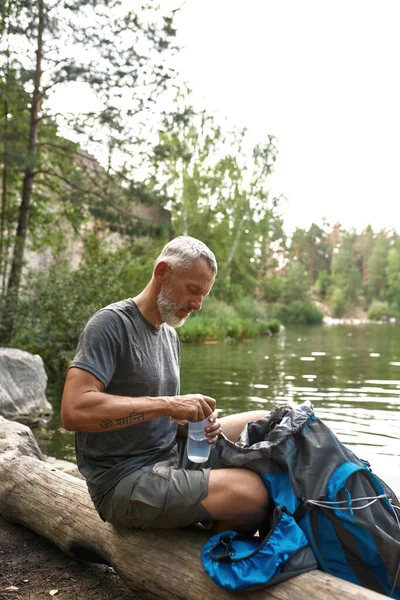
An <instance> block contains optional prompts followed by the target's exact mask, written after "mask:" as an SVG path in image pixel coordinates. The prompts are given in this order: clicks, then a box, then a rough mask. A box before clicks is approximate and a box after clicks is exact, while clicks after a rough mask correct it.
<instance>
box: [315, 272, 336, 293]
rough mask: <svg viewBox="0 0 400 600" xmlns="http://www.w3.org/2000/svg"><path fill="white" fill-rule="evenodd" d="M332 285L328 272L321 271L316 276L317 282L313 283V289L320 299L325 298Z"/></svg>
mask: <svg viewBox="0 0 400 600" xmlns="http://www.w3.org/2000/svg"><path fill="white" fill-rule="evenodd" d="M332 285H333V279H332V275H330V274H329V273H328V271H321V272H320V273H319V275H318V278H317V281H316V282H315V289H316V290H317V292H318V294H319V295H320V296H321V298H326V297H327V296H328V295H329V292H330V290H331V288H332Z"/></svg>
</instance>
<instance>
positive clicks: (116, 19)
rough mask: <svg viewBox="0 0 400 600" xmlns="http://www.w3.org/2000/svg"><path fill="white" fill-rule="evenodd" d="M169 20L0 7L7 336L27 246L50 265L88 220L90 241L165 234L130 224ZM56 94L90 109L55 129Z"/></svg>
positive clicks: (16, 1) (104, 3)
mask: <svg viewBox="0 0 400 600" xmlns="http://www.w3.org/2000/svg"><path fill="white" fill-rule="evenodd" d="M167 10H168V9H167ZM172 16H173V13H172V14H167V13H166V12H165V9H164V8H162V7H158V6H153V5H152V4H149V5H148V6H147V7H142V8H140V9H139V10H132V9H131V8H130V7H128V6H127V4H126V3H125V2H124V0H114V1H113V2H112V3H111V4H110V2H109V0H97V1H96V2H88V1H87V0H74V1H73V2H67V3H65V2H46V1H45V0H40V1H37V2H36V1H32V0H4V2H2V3H1V11H0V29H1V32H2V36H1V42H2V43H1V46H0V154H1V156H2V162H3V166H2V172H1V174H0V178H1V186H0V189H1V192H0V193H1V210H0V215H1V217H0V283H1V288H0V296H5V295H6V294H8V304H7V307H8V308H7V312H8V313H9V319H8V320H9V323H11V326H12V317H11V313H12V312H13V311H14V310H15V308H16V300H17V298H18V290H19V285H20V280H21V274H22V268H23V262H24V254H25V246H26V242H27V234H29V237H28V241H29V244H30V247H31V249H32V250H34V251H41V250H43V248H45V247H50V248H51V249H52V250H53V251H54V253H55V254H58V253H59V252H60V251H61V250H62V249H63V248H64V247H65V246H66V245H67V240H66V229H67V231H68V230H69V228H68V227H66V223H70V224H71V225H72V227H73V228H74V230H75V232H76V233H77V232H78V230H79V228H80V227H81V226H82V225H83V224H86V221H87V220H90V225H91V227H92V228H93V229H94V230H95V231H97V232H99V231H103V230H105V229H107V230H112V231H114V232H116V231H117V232H118V233H121V234H128V235H131V236H135V237H137V238H139V237H140V236H143V235H149V234H156V235H157V233H158V234H163V233H165V230H166V229H167V227H168V224H167V225H166V226H165V227H164V225H161V226H160V225H157V226H156V227H157V229H158V231H155V228H154V227H151V226H149V224H148V220H147V223H146V218H144V219H141V218H139V217H138V216H137V212H138V211H137V210H136V209H137V205H138V204H139V203H140V202H143V201H144V200H146V201H147V202H148V200H149V192H148V189H147V188H145V186H144V184H137V183H135V182H134V172H133V168H134V165H133V164H132V162H133V161H132V156H135V157H139V156H140V155H141V154H142V153H143V150H144V142H143V139H142V138H141V134H142V133H143V128H144V127H147V128H150V125H149V121H150V120H151V119H149V113H151V109H152V107H153V102H154V100H155V99H156V98H157V96H158V95H159V94H160V93H161V92H162V91H164V90H165V88H166V86H167V85H168V82H169V81H170V80H171V77H172V76H173V75H174V73H173V71H172V70H171V69H169V68H168V67H167V66H166V64H165V56H166V55H168V56H170V54H171V52H172V51H174V46H173V39H174V36H175V29H174V27H173V19H172ZM71 48H73V49H74V51H73V52H71ZM139 49H140V50H139ZM60 84H61V85H62V86H63V87H64V90H63V92H64V95H65V96H67V97H74V96H76V94H77V90H78V89H79V90H82V89H84V90H85V92H86V94H88V95H89V96H91V97H92V98H93V109H92V110H89V111H88V110H87V109H86V110H82V111H80V112H79V111H76V110H71V112H68V111H66V112H65V113H64V114H62V115H57V122H56V121H55V120H54V118H52V117H51V116H50V110H49V105H48V102H47V101H48V92H49V90H51V91H53V90H55V89H57V86H58V85H60ZM77 86H81V87H77ZM83 104H85V103H83ZM61 127H62V130H63V131H65V130H68V129H69V130H73V131H74V138H75V139H76V140H79V144H78V143H73V142H71V141H69V140H67V139H65V138H63V137H62V136H61V135H60V128H61ZM139 144H140V145H141V149H140V150H138V146H139ZM93 154H96V155H97V156H102V160H103V165H104V164H106V165H107V166H100V164H99V163H98V161H97V160H96V159H95V158H94V156H93ZM127 157H128V158H127ZM138 164H139V161H138V160H136V165H135V166H138ZM21 189H22V190H23V192H22V199H21V196H20V194H21ZM152 200H153V202H157V199H156V194H155V193H154V192H153V193H152ZM139 208H140V207H139ZM139 212H140V211H139ZM12 248H13V251H12V250H11V249H12ZM7 286H8V290H7ZM14 288H15V289H14ZM3 331H4V327H3Z"/></svg>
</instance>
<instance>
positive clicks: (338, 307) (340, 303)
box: [329, 287, 349, 318]
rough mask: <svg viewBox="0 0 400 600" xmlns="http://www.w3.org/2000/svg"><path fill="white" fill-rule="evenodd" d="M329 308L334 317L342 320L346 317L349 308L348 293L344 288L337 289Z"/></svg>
mask: <svg viewBox="0 0 400 600" xmlns="http://www.w3.org/2000/svg"><path fill="white" fill-rule="evenodd" d="M329 307H330V309H331V312H332V316H333V317H335V318H340V317H342V316H343V315H344V313H345V312H346V310H347V309H348V308H349V304H348V300H347V298H346V293H345V291H344V290H343V289H342V288H339V287H335V288H334V289H333V291H332V294H331V296H330V298H329Z"/></svg>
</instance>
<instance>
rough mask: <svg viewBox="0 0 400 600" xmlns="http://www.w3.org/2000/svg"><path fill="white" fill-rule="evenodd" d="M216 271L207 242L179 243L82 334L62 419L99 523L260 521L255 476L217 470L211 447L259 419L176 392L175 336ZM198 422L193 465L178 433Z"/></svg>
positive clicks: (242, 524)
mask: <svg viewBox="0 0 400 600" xmlns="http://www.w3.org/2000/svg"><path fill="white" fill-rule="evenodd" d="M216 274H217V263H216V260H215V256H214V254H213V253H212V252H211V250H210V249H209V248H208V247H207V246H206V245H205V244H203V243H202V242H201V241H199V240H196V239H194V238H191V237H189V236H180V237H177V238H175V239H173V240H172V241H171V242H169V243H168V244H167V245H166V246H165V247H164V249H163V250H162V252H161V254H160V256H159V257H158V258H157V260H156V262H155V267H154V271H153V275H152V278H151V280H150V282H149V283H148V284H147V286H146V287H145V289H144V290H143V291H142V292H141V293H140V294H139V295H138V296H136V297H135V298H133V299H132V298H129V299H127V300H122V301H120V302H116V303H114V304H110V305H109V306H107V307H105V308H103V309H101V310H99V311H98V312H97V313H96V314H94V315H93V316H92V317H91V318H90V319H89V321H88V323H87V324H86V327H85V328H84V330H83V332H82V335H81V338H80V341H79V345H78V348H77V352H76V356H75V358H74V360H73V362H72V364H71V367H70V369H69V371H68V375H67V378H66V382H65V388H64V393H63V398H62V407H61V417H62V423H63V426H64V427H65V428H66V429H68V430H71V431H75V432H76V436H75V448H76V457H77V463H78V467H79V470H80V471H81V473H82V474H83V476H84V477H85V479H86V482H87V485H88V488H89V492H90V496H91V498H92V500H93V503H94V505H95V507H96V509H97V511H98V513H99V514H100V516H101V517H102V518H103V519H104V520H105V521H109V522H111V523H114V524H115V525H118V526H123V527H139V528H142V529H145V528H148V527H165V528H176V527H185V526H188V525H190V524H194V523H199V522H209V521H214V522H215V521H218V524H215V523H214V525H217V526H218V529H220V530H221V529H227V528H233V529H235V530H238V531H247V532H249V531H252V530H253V531H254V530H255V529H257V526H258V525H259V524H260V523H261V522H262V521H263V520H264V519H265V517H266V512H267V506H268V494H267V490H266V488H265V485H264V484H263V483H262V481H261V479H260V478H259V476H258V475H256V474H255V473H253V472H252V471H249V470H246V469H237V468H231V469H223V468H220V465H219V464H218V453H217V449H216V447H215V444H216V441H217V438H218V434H219V433H220V432H223V433H224V434H225V435H226V436H227V437H228V438H230V439H231V440H233V441H236V440H237V439H238V438H239V435H240V432H241V431H242V429H243V427H244V426H245V424H246V423H247V422H249V421H254V420H256V419H258V418H261V417H263V416H265V414H266V411H251V412H247V413H242V414H237V415H230V416H227V417H223V418H221V419H219V418H218V414H217V412H216V410H215V409H216V402H215V400H214V399H213V398H211V397H209V396H205V395H203V394H200V393H197V394H187V395H180V394H179V364H180V348H179V340H178V336H177V333H176V331H175V329H174V328H176V327H180V326H181V325H183V323H184V322H185V320H186V318H187V317H188V316H189V314H190V313H191V312H192V311H193V310H200V309H201V306H202V302H203V298H204V296H207V295H208V294H209V293H210V291H211V288H212V286H213V283H214V280H215V276H216ZM207 417H208V418H209V426H208V428H207V429H206V435H207V437H208V442H209V443H210V444H211V445H212V448H211V452H210V457H209V460H208V461H207V462H206V463H202V464H201V465H199V464H195V463H191V462H189V461H187V459H185V441H186V440H185V438H184V437H182V436H181V435H179V434H182V433H183V431H184V425H185V424H187V423H188V422H193V421H200V420H202V419H205V418H207Z"/></svg>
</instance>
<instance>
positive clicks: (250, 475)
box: [202, 410, 269, 533]
mask: <svg viewBox="0 0 400 600" xmlns="http://www.w3.org/2000/svg"><path fill="white" fill-rule="evenodd" d="M268 415H269V411H266V410H253V411H249V412H245V413H239V414H236V415H229V416H227V417H222V418H221V419H220V424H221V431H222V433H224V434H225V435H226V437H227V438H229V439H230V440H232V441H233V442H236V441H237V440H238V439H239V436H240V433H241V431H242V429H243V427H244V426H245V425H246V423H249V422H250V421H257V419H261V418H262V417H265V416H268ZM202 505H203V506H204V508H205V509H206V510H207V511H208V512H209V513H210V514H211V515H212V517H213V519H214V520H215V521H217V523H216V524H215V529H217V530H218V531H223V530H224V529H235V530H236V531H245V532H247V533H248V532H251V531H256V530H257V527H258V525H259V524H260V523H261V522H262V521H264V519H265V518H266V516H267V511H268V492H267V489H266V487H265V485H264V483H263V482H262V480H261V478H260V477H259V476H258V475H257V474H256V473H254V472H253V471H249V470H247V469H235V468H233V469H212V470H211V473H210V480H209V485H208V494H207V496H206V498H204V499H203V500H202Z"/></svg>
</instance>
